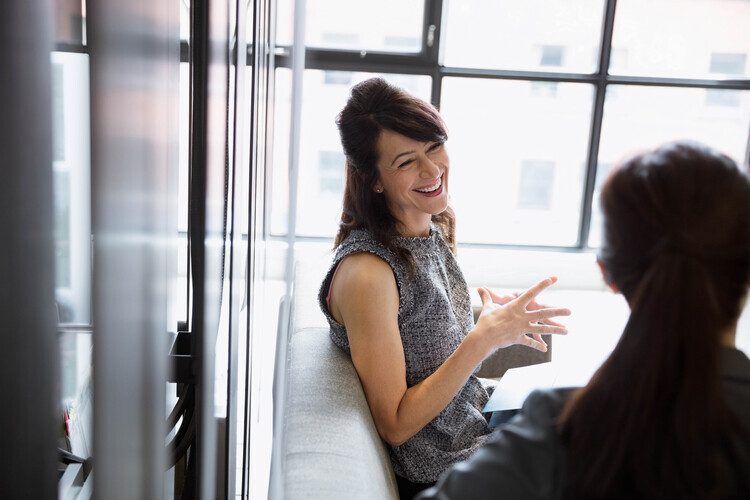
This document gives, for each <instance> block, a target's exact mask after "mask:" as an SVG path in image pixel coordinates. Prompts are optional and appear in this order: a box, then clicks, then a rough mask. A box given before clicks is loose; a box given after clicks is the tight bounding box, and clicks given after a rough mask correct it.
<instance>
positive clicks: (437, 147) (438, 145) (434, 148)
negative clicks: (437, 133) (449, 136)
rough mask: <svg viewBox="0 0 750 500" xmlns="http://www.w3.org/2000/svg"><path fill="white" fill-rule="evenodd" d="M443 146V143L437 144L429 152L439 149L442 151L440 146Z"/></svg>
mask: <svg viewBox="0 0 750 500" xmlns="http://www.w3.org/2000/svg"><path fill="white" fill-rule="evenodd" d="M442 145H443V143H442V142H436V143H434V144H433V145H432V146H430V147H429V149H428V150H427V151H429V152H433V151H437V150H438V149H440V146H442Z"/></svg>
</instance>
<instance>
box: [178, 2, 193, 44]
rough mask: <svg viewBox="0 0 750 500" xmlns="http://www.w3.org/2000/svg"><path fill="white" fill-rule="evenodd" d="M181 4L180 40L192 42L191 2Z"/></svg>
mask: <svg viewBox="0 0 750 500" xmlns="http://www.w3.org/2000/svg"><path fill="white" fill-rule="evenodd" d="M177 1H178V2H180V40H190V0H177Z"/></svg>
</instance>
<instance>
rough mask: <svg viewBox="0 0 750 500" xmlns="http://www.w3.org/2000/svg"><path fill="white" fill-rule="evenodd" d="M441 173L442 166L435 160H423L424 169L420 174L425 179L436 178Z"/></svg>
mask: <svg viewBox="0 0 750 500" xmlns="http://www.w3.org/2000/svg"><path fill="white" fill-rule="evenodd" d="M439 175H440V167H439V166H438V165H437V163H435V162H433V161H432V160H430V159H429V158H425V159H424V160H422V171H421V172H420V176H421V177H422V178H423V179H435V178H437V177H438V176H439Z"/></svg>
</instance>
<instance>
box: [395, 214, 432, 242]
mask: <svg viewBox="0 0 750 500" xmlns="http://www.w3.org/2000/svg"><path fill="white" fill-rule="evenodd" d="M405 215H406V214H401V215H400V216H397V217H396V230H397V231H398V233H399V234H400V235H401V236H405V237H407V238H413V237H423V236H429V235H430V223H431V222H432V216H431V215H430V214H427V213H424V214H419V215H417V216H414V215H413V216H411V217H408V216H405Z"/></svg>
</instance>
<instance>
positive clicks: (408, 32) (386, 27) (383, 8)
mask: <svg viewBox="0 0 750 500" xmlns="http://www.w3.org/2000/svg"><path fill="white" fill-rule="evenodd" d="M293 3H294V2H293V1H292V0H281V1H279V3H278V6H277V25H276V26H277V27H276V43H277V44H278V45H290V44H291V43H292V37H293V32H294V28H293V17H292V14H293ZM305 14H306V16H307V20H306V24H305V40H306V42H307V46H309V47H318V48H325V49H341V50H370V51H377V52H419V51H420V50H422V24H423V22H424V21H423V17H424V0H379V1H372V0H371V1H369V2H361V1H360V2H352V1H351V0H316V1H315V2H308V3H307V9H306V12H305Z"/></svg>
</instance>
